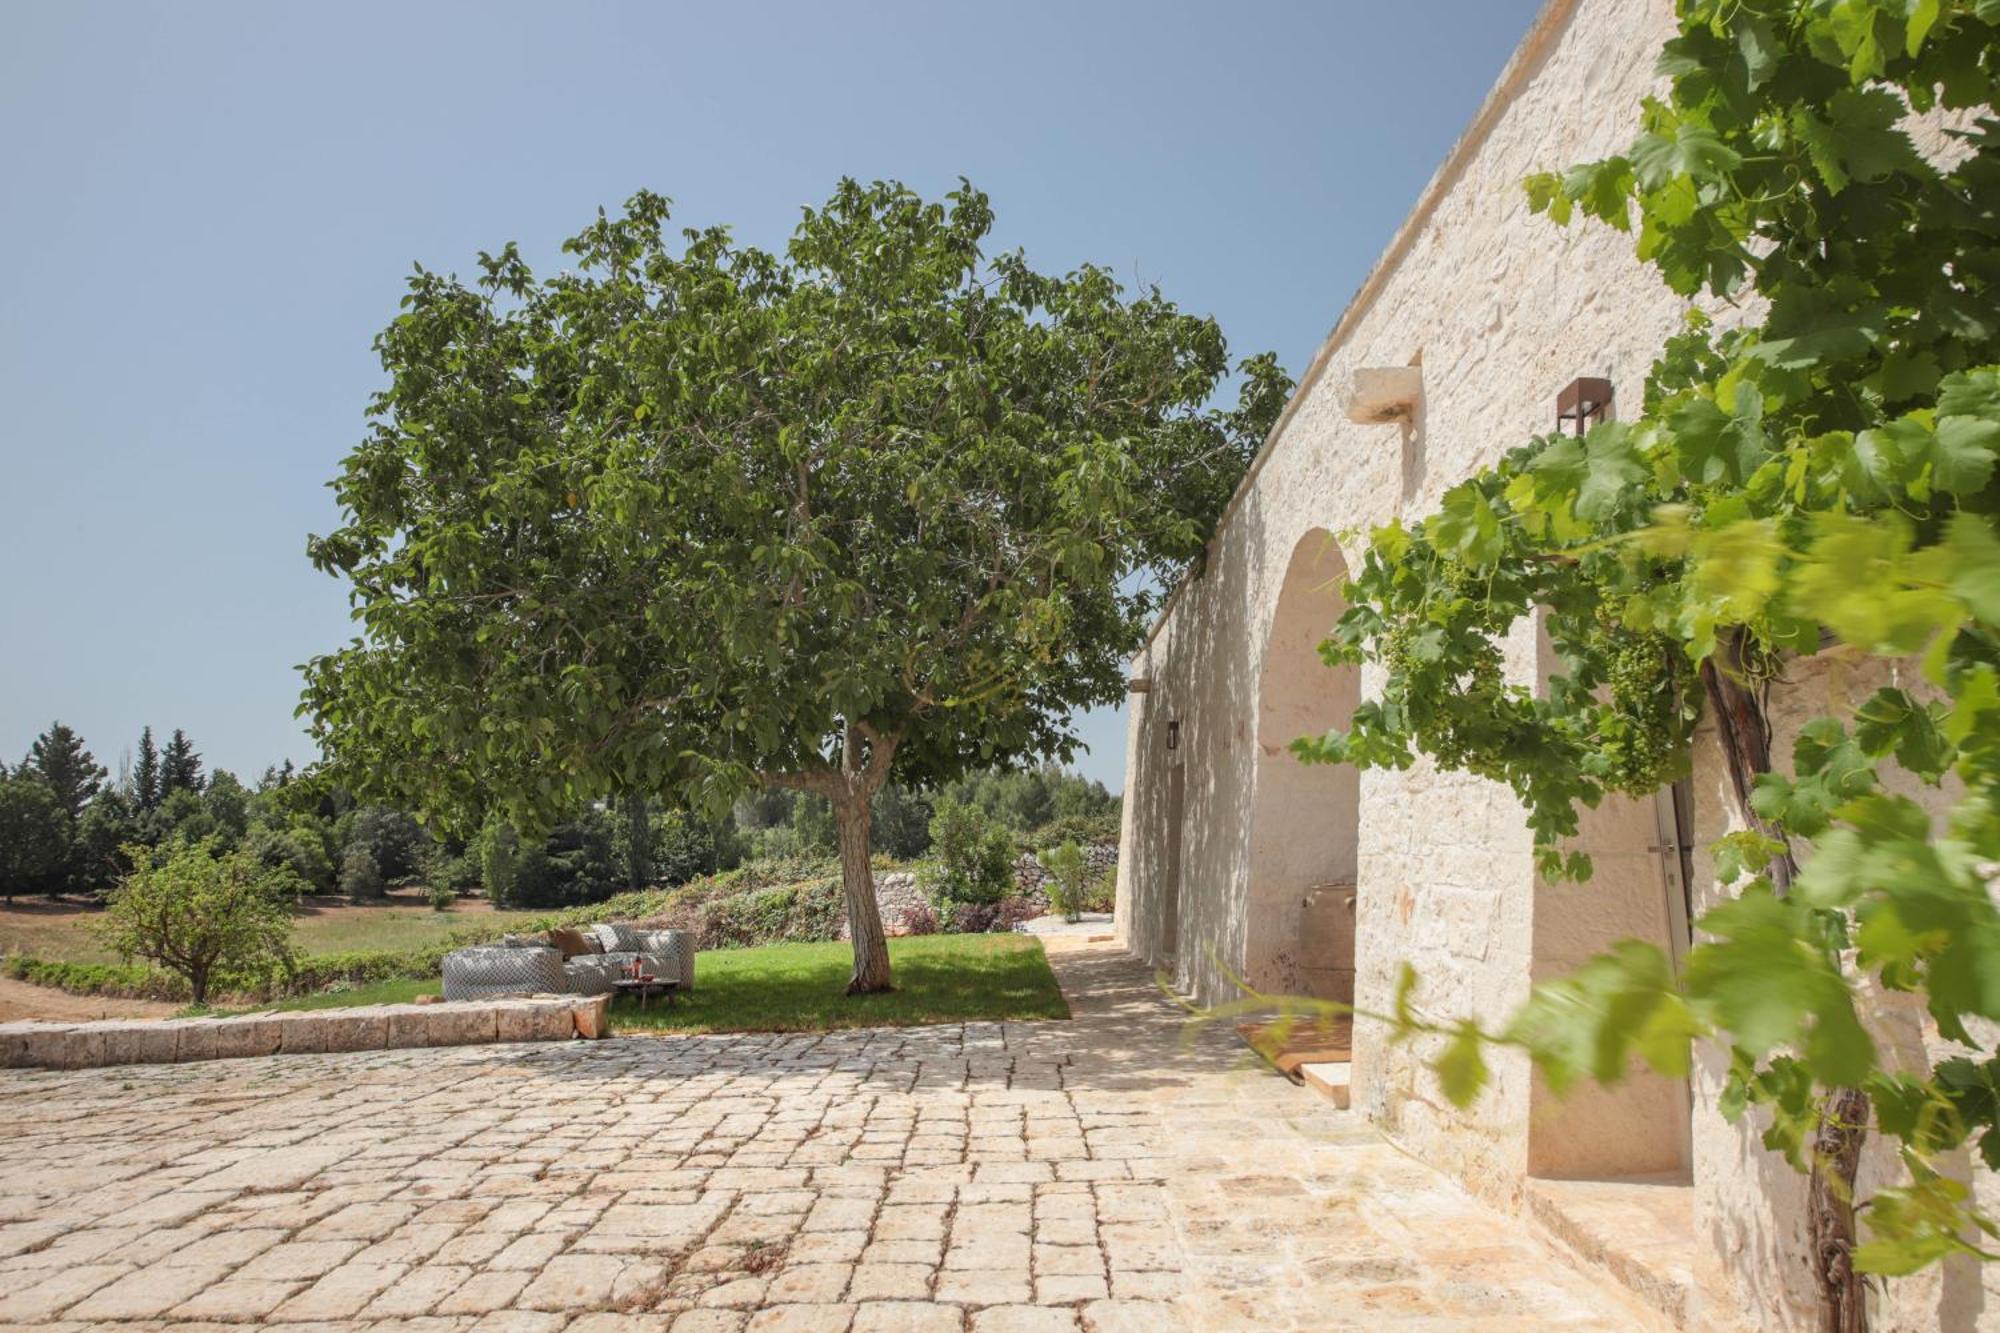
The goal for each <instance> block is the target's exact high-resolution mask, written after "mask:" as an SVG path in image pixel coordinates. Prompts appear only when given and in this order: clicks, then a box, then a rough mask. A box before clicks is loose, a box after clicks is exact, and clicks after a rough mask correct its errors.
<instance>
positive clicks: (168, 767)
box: [160, 727, 203, 801]
mask: <svg viewBox="0 0 2000 1333" xmlns="http://www.w3.org/2000/svg"><path fill="white" fill-rule="evenodd" d="M202 786H203V782H202V776H201V756H200V755H198V754H196V753H195V749H194V742H193V741H191V740H189V739H188V738H187V733H186V732H185V731H182V730H181V729H180V728H179V727H175V728H174V734H173V737H172V738H171V739H170V740H168V741H167V748H166V750H165V751H164V752H163V753H162V754H161V756H160V799H161V800H162V801H164V800H166V799H167V798H168V797H169V796H172V795H173V794H174V793H175V792H177V791H191V792H194V793H195V794H197V795H199V794H200V793H201V789H202Z"/></svg>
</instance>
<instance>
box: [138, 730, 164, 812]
mask: <svg viewBox="0 0 2000 1333" xmlns="http://www.w3.org/2000/svg"><path fill="white" fill-rule="evenodd" d="M164 776H165V775H164V774H162V773H161V772H160V748H159V747H158V746H157V745H155V744H153V729H152V728H151V727H147V728H145V729H144V730H142V731H141V732H140V733H139V763H138V765H137V766H136V767H135V768H133V770H132V799H133V800H135V801H137V802H138V804H139V809H140V810H141V811H152V810H157V809H159V808H160V798H161V796H162V795H163V794H164V793H163V792H162V791H161V790H160V784H161V781H162V779H163V777H164Z"/></svg>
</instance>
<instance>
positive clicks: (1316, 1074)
mask: <svg viewBox="0 0 2000 1333" xmlns="http://www.w3.org/2000/svg"><path fill="white" fill-rule="evenodd" d="M1299 1074H1300V1076H1301V1077H1303V1078H1304V1079H1305V1081H1306V1086H1307V1087H1309V1088H1311V1089H1312V1090H1313V1091H1314V1092H1316V1093H1318V1094H1319V1095H1320V1096H1322V1097H1324V1098H1326V1099H1327V1100H1328V1101H1330V1102H1332V1103H1333V1104H1334V1105H1335V1106H1337V1107H1339V1108H1340V1109H1341V1110H1343V1111H1345V1110H1346V1109H1347V1101H1348V1089H1349V1086H1350V1084H1351V1082H1352V1078H1353V1074H1354V1066H1353V1065H1351V1064H1349V1063H1348V1062H1347V1061H1345V1060H1340V1061H1333V1060H1328V1061H1323V1062H1319V1063H1314V1064H1303V1065H1300V1066H1299Z"/></svg>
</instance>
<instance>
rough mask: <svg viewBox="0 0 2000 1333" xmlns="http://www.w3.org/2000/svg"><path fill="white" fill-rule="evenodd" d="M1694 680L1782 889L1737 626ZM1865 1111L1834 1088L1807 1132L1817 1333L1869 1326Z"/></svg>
mask: <svg viewBox="0 0 2000 1333" xmlns="http://www.w3.org/2000/svg"><path fill="white" fill-rule="evenodd" d="M1701 679H1702V685H1703V687H1704V689H1705V690H1706V691H1707V694H1708V703H1709V711H1710V712H1711V713H1713V714H1714V715H1715V724H1716V731H1717V735H1718V738H1719V740H1720V742H1721V744H1722V753H1723V758H1724V761H1725V762H1726V763H1727V765H1728V767H1729V783H1730V787H1731V789H1732V790H1733V791H1734V792H1735V794H1736V803H1737V807H1738V810H1739V812H1740V813H1741V814H1742V816H1743V818H1744V820H1745V821H1746V822H1747V823H1748V824H1749V825H1750V827H1752V828H1754V829H1756V830H1757V831H1758V832H1759V833H1761V834H1763V835H1764V836H1765V837H1767V838H1770V839H1771V840H1772V841H1774V842H1776V843H1778V844H1779V846H1780V848H1781V850H1780V851H1778V852H1777V854H1776V855H1774V856H1773V857H1772V858H1771V865H1770V876H1771V883H1772V885H1773V886H1774V887H1775V888H1776V889H1777V891H1778V892H1779V893H1780V894H1783V893H1785V892H1787V891H1788V890H1789V889H1790V888H1791V885H1792V881H1793V879H1794V878H1796V877H1797V875H1798V869H1799V866H1798V861H1797V859H1796V858H1794V857H1793V855H1792V849H1791V844H1790V842H1789V841H1788V840H1787V839H1786V838H1785V836H1784V834H1783V832H1782V831H1780V830H1779V829H1777V828H1775V827H1774V826H1773V825H1771V824H1770V823H1769V822H1768V821H1766V820H1765V819H1764V818H1763V817H1762V816H1760V815H1759V814H1758V813H1757V812H1756V811H1755V810H1754V809H1752V808H1751V805H1750V793H1751V792H1752V790H1754V789H1755V786H1756V782H1757V777H1758V775H1759V774H1763V773H1769V772H1770V771H1771V725H1770V718H1769V716H1768V715H1767V713H1766V711H1765V696H1764V691H1763V689H1762V688H1761V687H1760V686H1759V685H1758V684H1757V683H1756V681H1757V677H1756V675H1755V673H1754V672H1753V670H1752V663H1751V661H1750V660H1749V653H1748V644H1747V641H1746V639H1745V637H1744V635H1743V633H1742V632H1741V631H1740V630H1737V631H1731V632H1730V633H1728V634H1726V635H1725V636H1724V637H1723V638H1722V639H1721V640H1720V641H1719V642H1718V643H1717V644H1716V650H1715V652H1714V653H1713V654H1712V655H1710V657H1709V658H1708V659H1707V660H1706V661H1704V662H1703V663H1702V664H1701ZM1867 1111H1868V1105H1867V1097H1866V1096H1865V1095H1864V1094H1863V1093H1862V1092H1860V1091H1859V1090H1858V1089H1855V1088H1835V1089H1833V1090H1831V1092H1830V1093H1829V1094H1828V1096H1827V1100H1826V1106H1825V1109H1824V1112H1823V1115H1822V1119H1821V1121H1820V1126H1819V1129H1818V1131H1817V1132H1816V1133H1815V1134H1814V1135H1813V1146H1812V1172H1811V1175H1810V1177H1809V1178H1808V1180H1807V1183H1806V1211H1807V1219H1806V1221H1807V1229H1808V1230H1807V1235H1808V1244H1809V1245H1810V1246H1811V1249H1812V1266H1813V1284H1814V1286H1815V1287H1816V1288H1817V1289H1818V1292H1819V1327H1820V1333H1865V1331H1866V1329H1867V1327H1868V1301H1867V1289H1866V1287H1865V1286H1864V1285H1863V1283H1862V1280H1861V1275H1860V1274H1859V1273H1858V1272H1856V1271H1855V1269H1854V1176H1855V1172H1856V1171H1857V1170H1858V1169H1859V1167H1860V1163H1861V1147H1862V1144H1863V1143H1864V1142H1866V1140H1867V1137H1868V1119H1867Z"/></svg>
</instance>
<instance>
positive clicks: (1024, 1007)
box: [216, 935, 1069, 1032]
mask: <svg viewBox="0 0 2000 1333" xmlns="http://www.w3.org/2000/svg"><path fill="white" fill-rule="evenodd" d="M889 958H890V962H891V964H892V965H893V966H894V968H895V975H896V989H895V990H894V991H892V992H890V993H889V994H887V995H860V996H854V997H849V996H847V995H845V994H843V993H842V988H843V987H844V986H846V984H847V974H848V970H849V968H850V967H851V966H852V964H853V961H854V954H853V951H852V949H851V948H849V946H848V945H846V944H844V943H836V944H773V945H767V946H765V947H763V948H758V949H717V950H713V951H710V952H707V953H702V954H697V955H696V956H695V987H694V991H693V992H692V993H691V994H688V995H683V996H676V997H675V998H674V1001H673V1003H672V1004H671V1005H669V1004H668V1003H667V1001H666V1000H665V999H664V998H661V997H657V996H656V997H654V998H653V999H651V1000H649V1001H648V1002H647V1003H646V1006H645V1008H644V1009H641V1008H640V1007H639V1002H638V1001H637V1000H635V999H630V998H627V997H625V996H620V997H618V998H617V999H615V1000H613V1001H612V1004H611V1018H612V1026H613V1027H614V1028H617V1029H619V1030H621V1031H626V1032H642V1031H675V1032H820V1031H825V1030H827V1029H829V1028H854V1027H899V1026H904V1025H908V1024H915V1023H957V1022H965V1021H972V1020H990V1019H1000V1018H1068V1017H1069V1006H1068V1005H1067V1004H1066V1003H1064V1002H1063V997H1062V992H1061V991H1060V990H1059V989H1057V987H1056V979H1055V974H1054V973H1052V972H1050V971H1049V962H1048V958H1047V956H1046V955H1044V954H1043V952H1042V946H1041V942H1040V941H1039V940H1034V939H1030V938H1028V937H1026V936H1022V935H925V936H917V937H912V938H908V939H899V940H890V941H889ZM437 993H438V983H437V981H436V979H434V978H433V979H429V980H424V981H412V980H404V981H380V982H375V983H373V984H371V985H366V986H355V987H352V988H351V989H348V990H339V991H322V992H320V993H318V994H315V995H302V996H297V997H294V998H292V999H287V1000H281V1001H279V1002H278V1003H276V1004H271V1005H259V1006H257V1007H255V1008H253V1009H227V1010H217V1011H216V1012H218V1013H267V1012H270V1011H272V1010H291V1009H336V1008H347V1007H350V1006H354V1005H367V1004H407V1003H408V1002H410V1001H411V1000H414V999H416V998H417V997H418V996H419V995H436V994H437Z"/></svg>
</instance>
